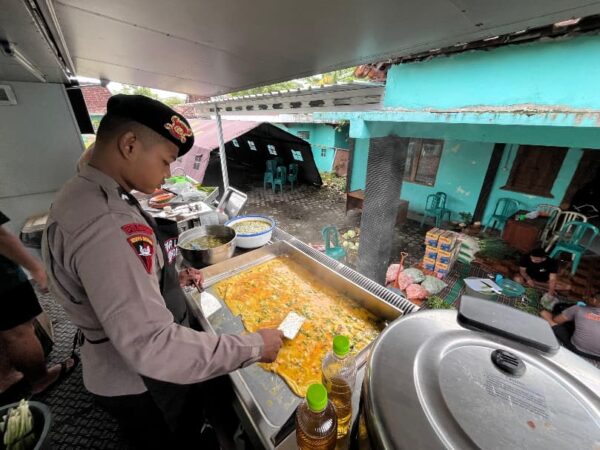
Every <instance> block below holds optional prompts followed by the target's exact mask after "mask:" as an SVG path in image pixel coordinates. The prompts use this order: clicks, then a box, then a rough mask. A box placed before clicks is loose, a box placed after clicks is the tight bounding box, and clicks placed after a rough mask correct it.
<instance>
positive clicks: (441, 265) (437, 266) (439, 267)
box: [434, 261, 452, 272]
mask: <svg viewBox="0 0 600 450" xmlns="http://www.w3.org/2000/svg"><path fill="white" fill-rule="evenodd" d="M451 267H452V263H451V262H450V263H442V262H439V261H438V262H436V263H435V268H434V270H435V271H436V272H437V271H438V270H446V271H450V268H451Z"/></svg>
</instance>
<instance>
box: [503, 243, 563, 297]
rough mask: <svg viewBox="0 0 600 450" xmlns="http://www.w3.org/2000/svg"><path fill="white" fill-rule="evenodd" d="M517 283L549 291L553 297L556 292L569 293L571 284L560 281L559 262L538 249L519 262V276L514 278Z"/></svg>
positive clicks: (541, 249)
mask: <svg viewBox="0 0 600 450" xmlns="http://www.w3.org/2000/svg"><path fill="white" fill-rule="evenodd" d="M514 280H515V281H516V282H517V283H521V284H525V285H527V286H529V287H533V288H538V289H543V290H545V291H548V294H550V295H551V296H552V297H555V296H556V291H568V290H569V289H570V288H571V285H570V284H569V283H566V282H564V281H561V280H559V279H558V261H556V260H555V259H552V258H550V257H549V256H548V254H547V253H546V251H545V250H544V249H543V248H536V249H535V250H533V251H532V252H531V253H529V254H528V255H525V256H523V257H522V258H521V261H520V262H519V274H518V275H516V276H515V277H514Z"/></svg>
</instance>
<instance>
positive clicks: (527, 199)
mask: <svg viewBox="0 0 600 450" xmlns="http://www.w3.org/2000/svg"><path fill="white" fill-rule="evenodd" d="M517 149H518V145H510V146H507V148H506V149H505V150H504V154H503V155H502V163H501V164H500V168H499V169H498V173H497V175H496V179H495V181H494V187H493V189H492V193H491V195H490V199H489V202H488V205H487V208H486V210H485V213H484V222H486V223H487V220H489V218H490V217H491V215H492V214H493V211H494V208H495V206H496V202H497V201H498V199H500V198H512V199H515V200H517V201H519V202H520V203H521V206H522V207H523V209H526V210H534V209H536V207H537V205H539V204H541V203H545V204H549V205H556V206H559V205H560V204H561V202H562V199H563V197H564V195H565V192H566V190H567V189H568V187H569V184H570V183H571V180H572V179H573V175H574V174H575V171H576V170H577V166H578V165H579V161H580V159H581V156H582V155H583V150H581V149H579V148H570V149H569V151H568V152H567V155H566V156H565V160H564V161H563V165H562V167H561V169H560V171H559V173H558V176H557V177H556V180H555V181H554V186H553V187H552V195H553V196H554V198H547V197H539V196H536V195H529V194H522V193H520V192H513V191H507V190H504V189H501V188H502V186H504V185H506V182H507V181H508V177H509V175H510V170H511V168H512V165H513V162H514V160H515V158H516V156H517Z"/></svg>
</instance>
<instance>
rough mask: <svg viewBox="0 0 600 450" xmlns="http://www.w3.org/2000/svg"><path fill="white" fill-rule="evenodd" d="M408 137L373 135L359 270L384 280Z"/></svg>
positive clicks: (363, 213)
mask: <svg viewBox="0 0 600 450" xmlns="http://www.w3.org/2000/svg"><path fill="white" fill-rule="evenodd" d="M408 141H409V139H408V138H401V137H396V136H388V137H384V138H372V139H371V140H370V143H369V158H368V162H367V183H366V188H365V200H364V203H363V212H362V218H361V222H360V247H359V250H358V271H359V272H360V273H362V274H363V275H365V276H366V277H368V278H370V279H372V280H373V281H376V282H377V283H380V284H383V283H384V282H385V272H386V269H387V266H388V264H389V262H390V257H391V243H392V240H393V236H394V228H395V224H396V216H397V214H398V207H399V206H400V190H401V188H402V180H403V178H404V166H405V165H406V152H407V148H408Z"/></svg>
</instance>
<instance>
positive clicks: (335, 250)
mask: <svg viewBox="0 0 600 450" xmlns="http://www.w3.org/2000/svg"><path fill="white" fill-rule="evenodd" d="M321 233H322V234H323V241H324V242H325V254H326V255H327V256H329V257H330V258H333V259H335V260H336V261H341V260H343V259H344V258H345V257H346V251H345V250H344V247H342V246H341V245H340V233H339V232H338V229H337V228H336V227H335V226H334V225H328V226H326V227H325V228H323V229H322V230H321Z"/></svg>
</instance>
